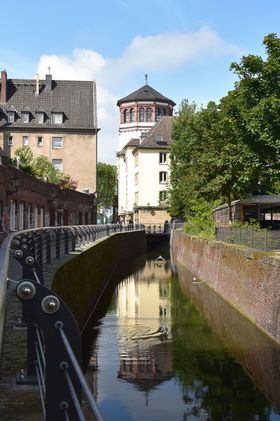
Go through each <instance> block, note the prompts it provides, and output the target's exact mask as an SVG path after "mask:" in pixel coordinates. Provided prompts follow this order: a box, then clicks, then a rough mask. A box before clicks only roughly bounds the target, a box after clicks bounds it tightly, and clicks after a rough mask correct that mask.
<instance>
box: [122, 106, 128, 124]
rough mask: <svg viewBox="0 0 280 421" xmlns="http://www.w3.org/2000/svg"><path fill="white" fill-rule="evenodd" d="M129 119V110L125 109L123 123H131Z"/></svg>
mask: <svg viewBox="0 0 280 421" xmlns="http://www.w3.org/2000/svg"><path fill="white" fill-rule="evenodd" d="M128 117H129V114H128V109H125V110H124V113H123V121H124V123H128V121H129V119H128Z"/></svg>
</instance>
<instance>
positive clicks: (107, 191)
mask: <svg viewBox="0 0 280 421" xmlns="http://www.w3.org/2000/svg"><path fill="white" fill-rule="evenodd" d="M116 186H117V169H116V167H115V166H114V165H110V164H105V163H103V162H98V163H97V202H98V206H99V208H110V207H111V206H113V203H114V197H115V195H116Z"/></svg>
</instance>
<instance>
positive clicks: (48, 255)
mask: <svg viewBox="0 0 280 421" xmlns="http://www.w3.org/2000/svg"><path fill="white" fill-rule="evenodd" d="M51 245H52V241H51V233H50V231H46V263H48V264H50V263H51V261H52V248H51Z"/></svg>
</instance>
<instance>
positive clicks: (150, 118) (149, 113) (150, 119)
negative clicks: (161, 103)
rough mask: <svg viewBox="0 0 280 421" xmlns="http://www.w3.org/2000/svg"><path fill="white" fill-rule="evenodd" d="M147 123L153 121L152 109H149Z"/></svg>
mask: <svg viewBox="0 0 280 421" xmlns="http://www.w3.org/2000/svg"><path fill="white" fill-rule="evenodd" d="M146 121H148V122H150V121H152V109H151V108H147V110H146Z"/></svg>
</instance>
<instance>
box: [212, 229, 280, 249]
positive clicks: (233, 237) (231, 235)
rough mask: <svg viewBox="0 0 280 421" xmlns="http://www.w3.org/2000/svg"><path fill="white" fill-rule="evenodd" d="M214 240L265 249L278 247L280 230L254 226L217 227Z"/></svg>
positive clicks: (279, 244)
mask: <svg viewBox="0 0 280 421" xmlns="http://www.w3.org/2000/svg"><path fill="white" fill-rule="evenodd" d="M216 240H219V241H223V242H226V243H235V244H242V245H245V246H246V247H252V248H256V249H260V250H266V251H278V250H279V249H280V230H269V229H258V228H255V227H253V226H252V227H242V226H241V227H238V228H236V227H217V228H216Z"/></svg>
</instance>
